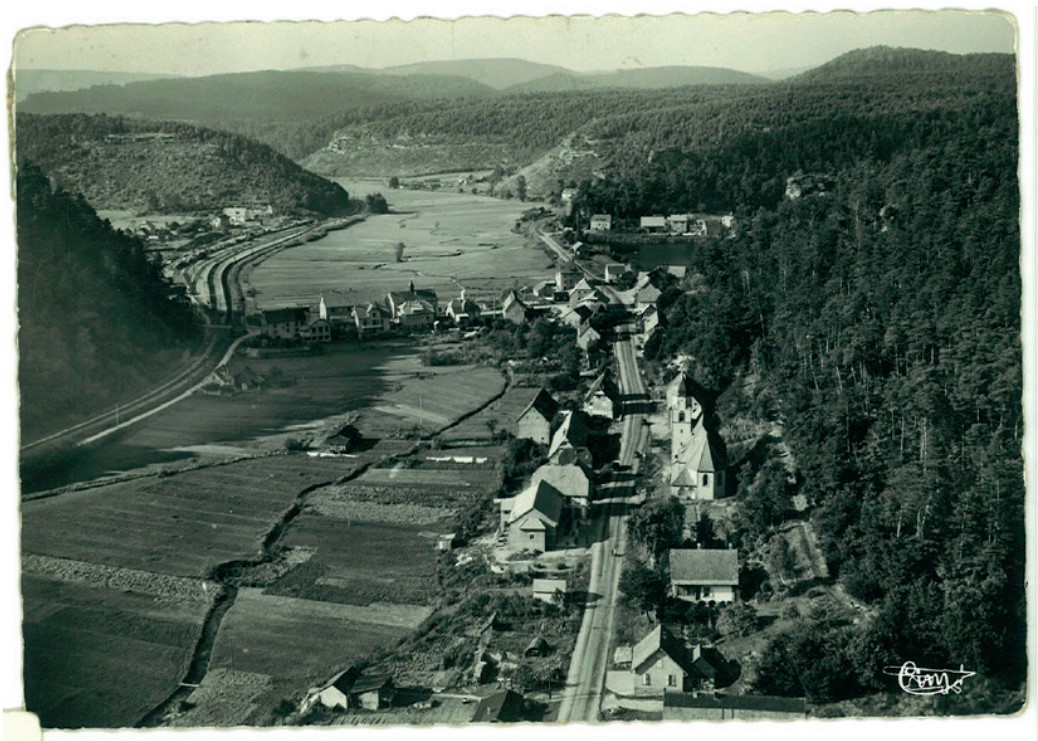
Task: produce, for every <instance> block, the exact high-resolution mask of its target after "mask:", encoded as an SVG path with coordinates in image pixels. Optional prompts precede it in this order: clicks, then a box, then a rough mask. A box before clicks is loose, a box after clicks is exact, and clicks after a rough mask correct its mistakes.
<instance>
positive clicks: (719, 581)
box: [670, 548, 739, 605]
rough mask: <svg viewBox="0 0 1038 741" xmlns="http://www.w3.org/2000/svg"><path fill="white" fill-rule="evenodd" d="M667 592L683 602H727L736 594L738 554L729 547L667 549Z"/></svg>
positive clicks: (734, 598) (735, 598) (733, 599)
mask: <svg viewBox="0 0 1038 741" xmlns="http://www.w3.org/2000/svg"><path fill="white" fill-rule="evenodd" d="M670 593H671V596H673V597H677V598H678V599H682V600H685V601H687V602H706V603H708V604H709V603H712V604H718V605H722V604H728V603H731V602H735V601H736V600H737V599H738V594H739V553H738V551H736V550H735V549H732V548H671V549H670Z"/></svg>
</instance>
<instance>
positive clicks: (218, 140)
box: [15, 114, 350, 215]
mask: <svg viewBox="0 0 1038 741" xmlns="http://www.w3.org/2000/svg"><path fill="white" fill-rule="evenodd" d="M15 136H16V150H17V158H18V161H19V162H23V161H26V160H31V161H33V162H36V163H37V164H38V165H39V166H40V167H42V168H43V170H44V171H45V172H46V173H47V174H48V176H50V177H53V178H56V179H57V180H58V181H59V182H60V183H61V184H62V185H63V186H64V187H66V188H67V189H68V190H70V191H73V192H76V193H81V194H82V195H83V196H84V197H85V198H86V200H87V201H88V202H89V203H90V204H91V205H92V206H93V207H94V208H97V209H127V210H132V211H136V212H139V213H182V212H190V211H203V212H212V211H214V210H217V209H219V208H221V207H223V206H225V205H233V204H235V203H270V204H271V205H273V206H274V208H275V209H276V210H277V211H278V212H279V213H292V212H300V213H303V212H306V213H315V214H322V215H334V214H338V213H344V212H346V211H348V210H349V209H350V204H349V195H348V194H347V193H346V191H345V190H343V189H342V188H341V187H340V186H339V185H337V184H335V183H331V182H329V181H327V180H325V179H324V178H322V177H319V176H317V175H314V174H313V173H311V172H308V171H307V170H304V169H303V168H302V167H300V166H299V165H297V164H296V163H294V162H292V161H291V160H289V159H288V158H287V157H285V156H284V155H281V154H279V153H277V152H275V151H274V150H273V149H271V148H270V147H268V146H266V145H263V144H258V143H256V142H254V141H251V140H249V139H246V138H244V137H242V136H238V135H236V134H229V133H226V132H222V131H211V130H209V129H202V128H198V127H195V126H189V125H187V124H181V123H173V122H161V121H156V122H148V121H139V120H130V119H124V118H118V117H109V116H104V115H99V116H89V115H82V114H70V115H62V116H33V115H28V114H21V115H19V116H18V118H17V121H16V131H15Z"/></svg>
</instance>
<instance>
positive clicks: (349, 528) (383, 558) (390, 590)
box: [266, 511, 436, 605]
mask: <svg viewBox="0 0 1038 741" xmlns="http://www.w3.org/2000/svg"><path fill="white" fill-rule="evenodd" d="M435 535H436V533H435V531H429V530H424V529H422V527H421V526H419V525H405V524H389V523H374V522H363V521H353V520H348V519H340V518H338V517H327V516H322V515H319V514H316V513H313V512H309V511H308V512H306V513H304V514H303V515H301V516H300V517H298V518H297V519H296V520H295V521H294V522H293V524H292V527H291V529H290V530H289V531H288V534H287V535H286V536H285V539H284V541H283V542H284V545H286V546H289V547H296V548H307V549H310V550H312V552H313V555H312V556H311V557H310V559H309V560H308V561H307V562H306V563H304V564H301V565H299V566H296V567H295V568H294V569H292V570H291V571H289V572H288V573H287V574H285V575H284V576H282V577H281V578H280V579H278V580H277V581H276V582H275V583H274V584H273V585H272V586H270V587H269V588H268V589H267V590H266V591H267V593H268V594H274V595H282V596H288V597H298V598H304V599H311V600H321V601H324V602H335V603H340V604H347V605H369V604H371V603H373V602H389V603H401V604H412V605H421V604H429V603H431V602H432V600H433V598H434V597H435V595H436V550H435V543H436V541H435Z"/></svg>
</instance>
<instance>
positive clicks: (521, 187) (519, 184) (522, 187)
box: [515, 175, 526, 201]
mask: <svg viewBox="0 0 1038 741" xmlns="http://www.w3.org/2000/svg"><path fill="white" fill-rule="evenodd" d="M515 195H516V197H517V198H518V199H519V200H520V201H525V200H526V178H525V177H523V176H522V175H520V176H519V177H517V178H516V179H515Z"/></svg>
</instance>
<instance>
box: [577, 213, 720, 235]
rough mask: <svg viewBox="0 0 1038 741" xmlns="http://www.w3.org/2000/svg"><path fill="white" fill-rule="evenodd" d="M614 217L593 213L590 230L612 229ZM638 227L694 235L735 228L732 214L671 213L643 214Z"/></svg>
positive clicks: (713, 233)
mask: <svg viewBox="0 0 1038 741" xmlns="http://www.w3.org/2000/svg"><path fill="white" fill-rule="evenodd" d="M612 228H613V217H612V216H611V215H609V214H593V215H592V216H591V220H590V221H589V222H588V231H589V232H608V231H612ZM638 228H639V229H640V230H641V231H643V232H646V233H648V234H681V235H687V236H692V237H707V236H720V235H721V234H725V233H727V232H731V231H733V230H734V229H735V216H733V215H732V214H730V213H729V214H701V213H691V214H687V213H686V214H671V215H670V216H642V217H640V218H639V219H638Z"/></svg>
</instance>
